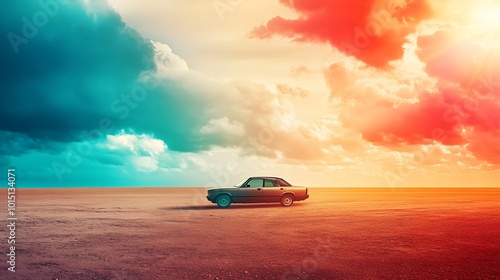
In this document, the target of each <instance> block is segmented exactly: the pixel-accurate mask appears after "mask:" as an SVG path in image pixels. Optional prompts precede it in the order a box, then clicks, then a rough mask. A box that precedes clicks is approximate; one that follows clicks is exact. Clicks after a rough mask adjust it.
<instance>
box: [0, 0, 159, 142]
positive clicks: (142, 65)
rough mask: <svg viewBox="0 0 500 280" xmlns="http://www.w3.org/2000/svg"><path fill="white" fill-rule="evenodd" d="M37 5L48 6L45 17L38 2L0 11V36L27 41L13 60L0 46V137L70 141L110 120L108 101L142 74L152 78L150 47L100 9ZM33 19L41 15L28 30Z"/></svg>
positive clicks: (10, 48) (12, 49)
mask: <svg viewBox="0 0 500 280" xmlns="http://www.w3.org/2000/svg"><path fill="white" fill-rule="evenodd" d="M42 2H43V3H49V4H51V5H55V6H54V7H56V8H52V9H53V13H50V14H49V15H50V16H49V15H47V13H46V12H45V10H44V9H43V7H42V6H41V5H39V2H37V1H34V2H31V1H30V2H10V3H9V4H8V8H7V7H6V9H3V10H2V12H0V13H1V17H2V24H1V26H0V33H1V34H16V35H17V36H25V37H26V36H27V37H26V40H27V41H25V43H23V44H20V45H19V46H17V49H18V53H16V45H13V44H11V43H10V42H9V40H2V41H1V43H0V56H1V61H2V64H3V65H4V72H3V77H2V80H1V82H0V86H1V87H2V91H1V92H0V98H2V100H8V102H2V103H0V118H1V119H5V120H7V119H8V120H9V121H6V122H2V123H1V124H0V130H2V131H7V132H11V133H18V134H22V135H25V136H26V137H29V138H30V139H32V141H38V140H40V141H46V140H51V141H58V142H70V141H74V140H77V139H78V138H80V137H81V131H82V130H91V129H94V128H96V127H98V125H99V121H100V120H101V119H102V118H105V117H110V116H111V115H112V112H111V111H110V104H111V103H112V101H113V100H114V99H116V98H119V97H120V95H121V94H123V93H130V92H131V91H132V89H133V87H134V85H135V83H136V82H137V79H138V78H139V76H140V75H141V73H144V72H148V71H154V69H155V64H154V60H153V48H152V46H151V45H150V44H149V43H148V42H147V41H145V40H144V39H143V38H142V37H141V36H140V35H139V34H138V33H137V32H135V31H134V30H132V29H130V28H128V27H127V26H126V25H125V23H123V22H122V21H121V19H120V17H119V16H118V15H117V14H116V13H115V12H114V11H113V10H111V9H110V8H109V7H107V6H106V5H94V6H92V7H89V6H88V5H87V4H86V3H87V2H86V1H71V2H69V1H68V2H64V3H59V2H56V1H40V3H42ZM102 3H104V2H102ZM37 14H39V15H41V14H43V15H46V16H47V22H46V24H45V25H43V24H38V25H39V27H36V26H35V24H36V23H37V21H36V19H37V18H36V17H35V15H37ZM33 21H34V22H33ZM26 26H28V27H26ZM30 26H31V27H30ZM30 28H31V29H33V28H36V32H35V31H32V33H33V34H31V33H28V32H27V31H26V30H31V29H30ZM33 30H34V29H33ZM28 35H29V36H28ZM28 37H29V38H28ZM28 39H29V40H28ZM36 139H38V140H36Z"/></svg>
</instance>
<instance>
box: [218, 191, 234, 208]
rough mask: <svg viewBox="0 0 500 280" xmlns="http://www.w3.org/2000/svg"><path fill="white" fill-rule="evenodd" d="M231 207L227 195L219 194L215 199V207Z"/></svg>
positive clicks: (229, 198)
mask: <svg viewBox="0 0 500 280" xmlns="http://www.w3.org/2000/svg"><path fill="white" fill-rule="evenodd" d="M229 205H231V197H230V196H229V195H227V194H221V195H219V196H218V197H217V206H219V207H220V208H227V207H229Z"/></svg>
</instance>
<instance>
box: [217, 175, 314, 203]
mask: <svg viewBox="0 0 500 280" xmlns="http://www.w3.org/2000/svg"><path fill="white" fill-rule="evenodd" d="M307 192H308V189H307V188H306V187H299V186H292V185H291V184H290V183H288V182H287V181H285V180H284V179H283V178H279V177H269V176H260V177H250V178H248V179H245V180H243V181H241V182H240V183H239V184H237V185H236V186H234V187H224V188H210V189H208V195H207V199H208V200H209V201H210V202H212V203H217V206H219V207H220V208H228V207H229V206H230V205H231V203H256V202H280V203H281V205H283V206H291V205H292V204H293V202H294V201H300V200H306V199H308V198H309V194H308V193H307Z"/></svg>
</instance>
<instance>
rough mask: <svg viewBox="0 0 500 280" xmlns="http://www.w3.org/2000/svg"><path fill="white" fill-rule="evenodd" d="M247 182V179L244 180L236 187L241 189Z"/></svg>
mask: <svg viewBox="0 0 500 280" xmlns="http://www.w3.org/2000/svg"><path fill="white" fill-rule="evenodd" d="M246 181H247V179H243V181H241V182H239V183H238V184H236V185H235V186H236V187H241V186H243V184H244V183H245V182H246Z"/></svg>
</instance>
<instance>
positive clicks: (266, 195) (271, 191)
mask: <svg viewBox="0 0 500 280" xmlns="http://www.w3.org/2000/svg"><path fill="white" fill-rule="evenodd" d="M262 190H263V194H262V195H263V200H264V201H268V202H270V201H280V198H281V195H282V194H283V191H284V188H283V187H280V186H279V184H278V182H277V181H276V180H273V179H264V188H263V189H262Z"/></svg>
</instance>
